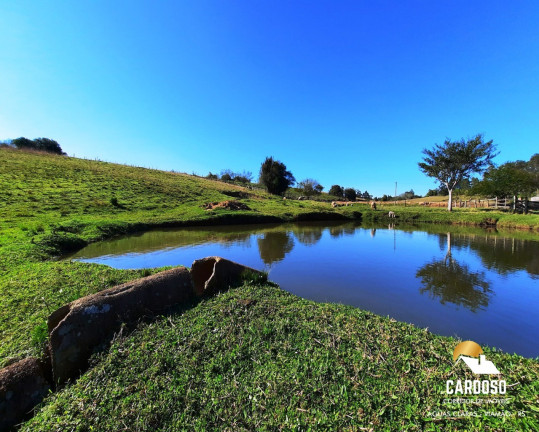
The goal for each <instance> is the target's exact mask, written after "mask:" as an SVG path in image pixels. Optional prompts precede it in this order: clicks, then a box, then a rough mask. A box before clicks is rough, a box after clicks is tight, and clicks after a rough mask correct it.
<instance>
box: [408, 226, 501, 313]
mask: <svg viewBox="0 0 539 432" xmlns="http://www.w3.org/2000/svg"><path fill="white" fill-rule="evenodd" d="M416 277H417V278H420V279H421V283H422V284H423V287H422V288H421V289H420V292H421V294H423V293H428V294H429V295H430V297H438V298H439V299H440V302H441V303H442V304H445V303H454V304H456V305H458V306H464V307H466V308H468V309H470V310H471V311H473V312H475V311H476V310H477V309H481V308H486V307H487V306H488V302H489V299H490V296H491V295H492V291H491V290H490V288H489V286H490V285H489V283H488V282H487V281H486V280H485V273H484V272H472V271H470V268H469V267H468V265H466V264H462V265H461V264H459V263H458V262H457V261H456V260H455V259H454V258H453V257H452V256H451V233H447V254H446V256H445V258H443V259H441V260H439V261H433V262H431V263H428V264H425V265H424V266H423V267H421V268H420V269H419V270H418V271H417V273H416Z"/></svg>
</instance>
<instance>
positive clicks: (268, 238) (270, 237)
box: [256, 231, 294, 264]
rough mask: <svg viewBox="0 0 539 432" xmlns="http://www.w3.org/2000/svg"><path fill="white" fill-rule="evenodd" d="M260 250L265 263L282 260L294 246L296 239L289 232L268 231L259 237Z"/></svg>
mask: <svg viewBox="0 0 539 432" xmlns="http://www.w3.org/2000/svg"><path fill="white" fill-rule="evenodd" d="M256 241H257V242H258V251H259V252H260V258H262V261H264V263H265V264H272V263H274V262H276V261H281V260H282V259H283V258H284V257H285V255H286V254H287V253H289V252H290V251H291V250H292V249H293V248H294V239H293V238H292V237H291V236H290V234H289V233H288V232H283V231H281V232H267V233H264V235H263V236H262V237H258V238H257V240H256Z"/></svg>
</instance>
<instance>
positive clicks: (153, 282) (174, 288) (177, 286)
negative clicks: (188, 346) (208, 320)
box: [48, 267, 194, 384]
mask: <svg viewBox="0 0 539 432" xmlns="http://www.w3.org/2000/svg"><path fill="white" fill-rule="evenodd" d="M192 298H194V293H193V283H192V279H191V274H190V272H189V270H187V269H186V268H183V267H181V268H174V269H171V270H166V271H164V272H160V273H157V274H155V275H153V276H148V277H145V278H142V279H138V280H135V281H132V282H128V283H125V284H123V285H119V286H116V287H113V288H109V289H107V290H104V291H101V292H99V293H97V294H93V295H89V296H87V297H83V298H80V299H78V300H75V301H74V302H72V303H70V304H68V305H66V306H63V307H61V308H60V309H58V310H57V311H55V312H54V313H52V315H51V316H50V317H49V320H48V327H49V339H50V356H51V363H52V373H53V379H54V382H55V383H57V384H62V383H65V382H66V381H67V380H69V379H74V378H76V377H78V376H79V375H80V373H81V372H82V371H84V370H86V368H87V366H88V359H89V358H90V356H91V355H92V353H93V352H94V351H95V350H96V349H98V348H101V347H103V346H106V344H108V343H109V342H110V340H111V339H112V337H113V336H114V334H115V333H116V332H118V331H119V330H120V328H121V325H122V323H124V322H133V321H136V320H137V319H139V318H141V317H144V316H148V315H152V314H154V313H156V312H161V311H163V310H166V309H168V308H170V307H171V306H173V305H175V304H178V303H182V302H185V301H189V300H190V299H192Z"/></svg>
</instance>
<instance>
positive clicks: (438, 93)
mask: <svg viewBox="0 0 539 432" xmlns="http://www.w3.org/2000/svg"><path fill="white" fill-rule="evenodd" d="M538 23H539V2H536V1H515V2H507V1H500V2H497V1H488V2H487V1H484V2H481V1H474V2H470V1H453V0H451V1H449V0H448V1H444V0H437V1H427V0H424V1H406V2H398V1H392V2H390V1H359V0H356V1H351V2H344V1H338V2H335V1H327V2H318V1H283V2H278V1H275V0H270V1H233V0H230V1H228V0H227V1H224V0H223V1H203V0H196V1H180V2H164V1H160V2H149V1H148V2H138V1H124V2H121V1H114V2H110V1H83V0H80V1H77V2H68V1H66V2H41V1H35V0H34V1H30V2H26V1H16V2H12V1H4V0H0V28H1V29H2V30H1V33H2V36H1V37H0V139H7V138H16V137H19V136H26V137H28V138H35V137H41V136H43V137H49V138H53V139H56V140H57V141H58V142H59V143H60V144H61V146H62V148H63V149H64V150H65V151H66V152H67V153H68V154H69V155H76V156H78V157H86V158H92V159H93V158H98V159H101V160H107V161H114V162H120V163H128V164H133V165H140V166H147V167H152V168H159V169H167V170H170V169H174V170H176V171H183V172H188V173H191V172H196V173H198V174H201V175H205V174H206V173H207V172H208V171H213V172H219V171H220V170H221V169H225V168H229V169H232V170H234V171H242V170H248V171H252V172H253V173H255V174H257V173H258V170H259V167H260V164H261V162H262V161H263V159H264V158H265V157H266V156H270V155H272V156H274V157H275V158H277V159H279V160H281V161H283V162H284V163H285V164H286V165H287V167H288V169H290V170H291V171H292V173H293V174H294V175H295V177H296V179H297V180H302V179H304V178H307V177H311V178H315V179H317V180H319V181H320V183H322V185H324V186H326V190H327V189H329V187H330V186H331V185H332V184H340V185H342V186H346V187H348V186H351V187H355V188H358V189H361V190H362V191H364V190H365V189H367V190H368V191H369V192H371V193H373V194H375V195H382V194H384V193H388V194H392V193H393V191H394V187H395V181H397V182H398V189H399V192H403V191H404V190H409V189H411V188H413V189H414V190H415V191H416V192H418V193H425V192H426V191H427V189H429V188H431V187H434V182H433V180H431V179H429V178H427V177H425V176H424V174H422V173H421V172H420V171H419V169H418V167H417V162H419V161H420V159H421V150H422V149H423V148H425V147H431V146H432V145H433V144H435V143H441V142H443V140H444V139H445V138H446V137H448V138H451V139H460V138H462V137H464V138H466V137H471V136H473V135H475V134H477V133H484V134H485V137H486V138H487V139H493V140H494V141H495V143H497V144H498V148H499V150H500V152H501V153H500V155H499V157H498V158H497V162H498V163H502V162H504V161H507V160H515V159H528V158H529V157H530V156H531V155H532V154H533V153H536V152H538V151H539V127H538V126H539V121H538V119H539V26H538Z"/></svg>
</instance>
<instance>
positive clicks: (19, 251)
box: [0, 149, 539, 431]
mask: <svg viewBox="0 0 539 432" xmlns="http://www.w3.org/2000/svg"><path fill="white" fill-rule="evenodd" d="M230 199H239V200H240V201H242V202H243V203H245V204H247V205H248V206H249V208H250V210H244V211H229V210H215V211H207V210H205V209H204V208H203V205H204V204H207V203H208V202H216V201H224V200H230ZM339 217H340V218H348V219H349V218H355V219H358V218H363V220H365V221H378V220H385V219H386V218H387V216H386V213H385V212H381V211H378V212H373V211H371V210H369V209H367V208H366V206H365V205H362V206H360V205H357V206H353V207H348V208H340V209H337V210H333V209H331V208H330V206H329V204H327V203H315V202H305V201H292V200H282V199H280V198H277V197H272V196H270V195H268V194H266V193H264V192H260V191H253V190H249V189H246V188H242V187H238V186H234V185H229V184H225V183H221V182H216V181H210V180H206V179H202V178H198V177H194V176H189V175H184V174H177V173H170V172H163V171H157V170H149V169H144V168H136V167H128V166H123V165H116V164H110V163H104V162H98V161H89V160H82V159H75V158H67V157H62V156H53V155H44V154H36V153H26V152H20V151H14V150H10V149H0V339H1V344H0V366H5V365H6V364H9V363H10V362H12V361H16V360H18V359H21V358H24V357H26V356H28V355H38V354H39V353H40V352H41V349H42V346H43V343H44V341H45V337H46V331H45V321H46V317H47V316H48V314H49V313H50V312H52V311H53V310H55V309H56V308H57V307H59V306H61V305H63V304H65V303H67V302H69V301H72V300H74V299H75V298H78V297H80V296H84V295H86V294H89V293H93V292H96V291H99V290H101V289H104V288H107V287H110V286H113V285H116V284H119V283H122V282H124V281H127V280H130V279H134V278H137V277H140V276H144V275H148V274H151V273H154V272H156V271H158V270H159V269H146V270H137V271H125V270H115V269H111V268H108V267H106V266H101V265H92V264H83V263H71V262H64V261H56V260H54V259H53V258H54V257H55V256H57V255H59V254H61V253H63V252H67V251H70V250H74V249H77V248H80V247H82V246H83V245H85V244H86V243H87V242H90V241H96V240H99V239H103V238H107V237H110V236H113V235H117V234H122V233H128V232H133V231H136V230H143V229H149V228H151V227H157V226H163V225H165V226H181V225H192V224H201V225H202V224H205V225H207V224H214V223H234V222H238V223H245V222H257V221H258V222H263V221H275V222H277V221H291V220H301V219H313V218H320V219H329V218H339ZM487 218H489V219H490V220H491V221H492V220H496V221H497V222H498V225H499V226H511V227H520V228H525V229H527V230H528V232H530V234H520V235H526V236H528V235H529V236H536V234H531V232H537V229H538V227H539V220H538V218H539V217H538V216H530V215H528V216H522V215H520V216H519V215H508V214H503V213H495V212H488V213H486V212H481V211H473V212H472V211H468V212H464V211H458V212H454V213H453V214H450V215H449V214H447V213H446V212H445V211H444V210H443V209H421V208H413V207H411V208H407V209H406V210H403V209H398V219H397V221H398V222H399V221H401V222H414V221H417V222H419V221H428V222H444V223H446V222H447V223H463V224H471V225H478V224H481V223H483V222H485V220H486V219H487ZM245 300H247V301H245ZM455 344H456V341H454V340H452V339H450V338H445V337H439V336H435V335H432V334H430V333H428V332H426V331H424V330H421V329H417V328H415V327H413V326H410V325H408V324H402V323H398V322H394V321H393V320H390V319H387V318H383V317H378V316H376V315H373V314H370V313H367V312H364V311H361V310H358V309H355V308H351V307H346V306H342V305H325V304H316V303H313V302H309V301H305V300H301V299H299V298H297V297H295V296H293V295H291V294H288V293H285V292H283V291H281V290H280V289H278V288H277V287H275V286H272V285H271V284H266V285H262V286H258V285H255V284H253V283H249V282H246V284H245V286H243V287H240V288H237V289H235V290H233V291H230V292H228V293H225V294H223V295H220V296H217V297H215V298H212V299H209V300H205V301H203V302H201V303H199V304H197V305H194V306H193V307H192V308H191V309H189V310H188V311H186V312H184V313H180V312H175V313H171V314H169V315H168V316H166V317H163V318H158V319H156V320H155V321H154V322H152V323H149V324H145V325H140V327H139V328H138V329H137V330H136V331H134V332H133V333H132V334H129V335H124V336H123V337H121V338H119V339H118V340H116V341H115V343H114V345H113V346H112V348H111V349H110V350H109V351H107V352H105V353H101V354H100V355H99V356H97V357H96V359H95V366H94V367H93V368H92V369H90V370H89V371H88V372H87V373H86V374H85V375H84V376H83V377H82V378H81V379H80V380H79V381H77V382H76V383H74V384H72V385H70V386H67V387H66V388H64V389H63V390H61V391H59V392H58V393H56V394H54V395H52V396H51V397H50V398H49V399H48V400H47V401H46V402H45V403H44V404H43V406H42V407H40V409H39V410H38V411H37V415H36V417H34V419H32V420H31V421H29V422H28V423H27V424H25V425H24V426H23V429H24V430H40V431H41V430H120V429H127V430H156V429H158V430H208V429H212V428H213V429H217V430H227V429H228V430H263V429H267V430H275V429H278V428H279V426H282V427H283V429H289V430H308V429H309V428H311V430H359V428H361V427H364V428H366V430H369V429H371V428H374V430H384V429H385V430H396V429H401V428H410V429H411V430H414V429H415V430H421V429H422V428H423V429H427V430H463V429H472V430H473V429H476V428H484V430H533V429H534V428H535V429H537V427H536V426H537V422H536V420H535V418H536V416H537V414H538V413H537V409H538V408H537V405H538V403H537V402H538V401H537V395H538V394H539V392H538V390H539V388H538V386H539V368H538V362H537V361H536V360H530V359H524V358H522V357H519V356H514V355H513V356H512V355H508V354H504V353H500V352H495V351H492V350H490V349H488V348H487V353H488V355H489V358H492V360H493V361H494V362H495V363H496V365H497V366H498V367H499V368H500V369H501V370H502V371H504V378H506V379H507V381H508V383H511V384H515V385H514V386H513V387H511V390H510V392H509V394H510V399H511V400H510V404H509V405H508V407H507V408H506V409H507V410H508V411H510V412H512V413H516V412H521V413H524V416H522V417H515V416H510V417H507V418H505V419H499V418H495V417H484V418H469V419H468V420H451V419H449V420H447V419H441V418H428V411H433V410H435V408H438V409H443V404H442V398H441V397H440V393H439V392H440V391H441V390H440V389H441V388H442V387H443V383H444V382H445V379H446V377H447V376H450V375H451V374H453V375H454V373H455V369H457V370H458V375H459V377H465V376H466V372H465V371H464V370H463V369H462V368H460V367H459V366H457V367H453V365H452V361H451V353H452V350H453V348H454V346H455ZM506 371H507V372H506ZM451 376H452V375H451ZM461 408H464V407H462V406H461Z"/></svg>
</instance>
